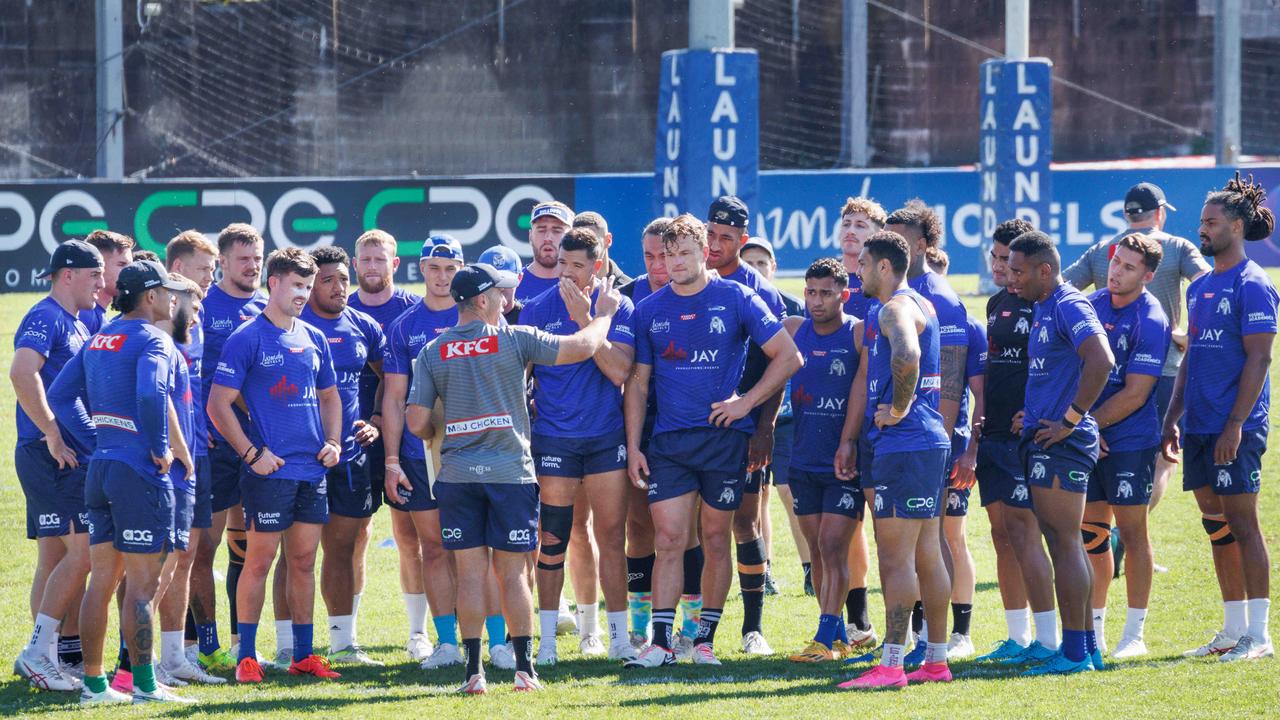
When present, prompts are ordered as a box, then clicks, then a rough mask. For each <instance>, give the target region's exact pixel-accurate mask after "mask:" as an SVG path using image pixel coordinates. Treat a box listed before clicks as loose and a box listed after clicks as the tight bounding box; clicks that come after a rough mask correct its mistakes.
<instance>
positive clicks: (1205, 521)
mask: <svg viewBox="0 0 1280 720" xmlns="http://www.w3.org/2000/svg"><path fill="white" fill-rule="evenodd" d="M1200 524H1201V525H1203V526H1204V531H1205V533H1206V534H1207V535H1208V536H1209V544H1210V545H1218V546H1221V545H1230V544H1231V543H1233V542H1235V541H1236V537H1235V536H1234V535H1232V534H1231V526H1230V525H1228V524H1227V521H1226V519H1225V518H1224V517H1223V516H1221V515H1204V516H1201V518H1200Z"/></svg>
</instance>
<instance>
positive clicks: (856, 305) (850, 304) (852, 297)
mask: <svg viewBox="0 0 1280 720" xmlns="http://www.w3.org/2000/svg"><path fill="white" fill-rule="evenodd" d="M871 301H872V298H870V297H867V295H866V293H864V292H862V278H860V277H858V276H857V275H854V274H853V273H849V299H848V300H845V301H844V314H845V315H852V316H854V317H855V318H857V319H859V320H865V319H866V317H867V306H868V305H870V304H871Z"/></svg>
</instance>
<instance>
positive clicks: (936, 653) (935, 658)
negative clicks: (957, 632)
mask: <svg viewBox="0 0 1280 720" xmlns="http://www.w3.org/2000/svg"><path fill="white" fill-rule="evenodd" d="M924 661H925V662H927V663H944V662H946V661H947V644H946V643H931V642H926V643H925V644H924Z"/></svg>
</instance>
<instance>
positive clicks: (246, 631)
mask: <svg viewBox="0 0 1280 720" xmlns="http://www.w3.org/2000/svg"><path fill="white" fill-rule="evenodd" d="M237 625H238V627H239V628H240V633H239V635H240V657H238V658H236V662H240V661H241V660H243V659H245V658H253V659H254V660H257V659H258V647H257V643H258V623H237Z"/></svg>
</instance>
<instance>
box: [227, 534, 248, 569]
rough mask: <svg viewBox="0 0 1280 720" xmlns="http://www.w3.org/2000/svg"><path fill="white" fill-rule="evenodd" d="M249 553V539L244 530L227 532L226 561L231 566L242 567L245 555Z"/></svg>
mask: <svg viewBox="0 0 1280 720" xmlns="http://www.w3.org/2000/svg"><path fill="white" fill-rule="evenodd" d="M248 551H249V538H248V536H246V535H245V531H244V530H231V529H228V530H227V561H228V562H229V563H230V564H231V565H244V556H245V553H247V552H248Z"/></svg>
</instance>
